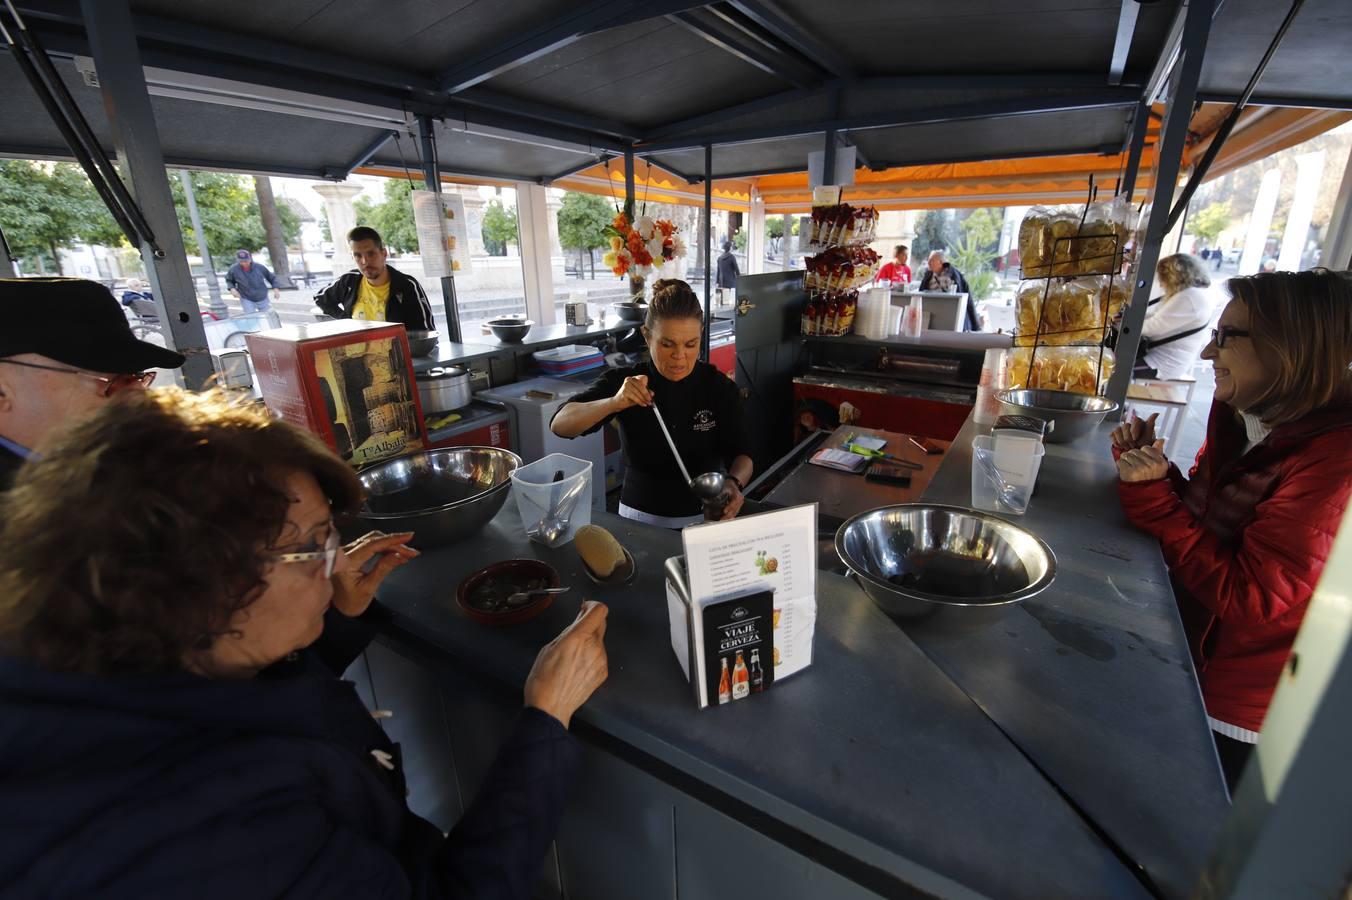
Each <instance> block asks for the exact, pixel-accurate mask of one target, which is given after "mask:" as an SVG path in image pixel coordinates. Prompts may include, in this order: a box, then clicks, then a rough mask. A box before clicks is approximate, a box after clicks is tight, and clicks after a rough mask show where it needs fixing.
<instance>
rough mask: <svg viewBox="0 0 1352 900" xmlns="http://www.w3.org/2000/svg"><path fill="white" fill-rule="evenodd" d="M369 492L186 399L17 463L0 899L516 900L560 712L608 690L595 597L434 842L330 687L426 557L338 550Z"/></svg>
mask: <svg viewBox="0 0 1352 900" xmlns="http://www.w3.org/2000/svg"><path fill="white" fill-rule="evenodd" d="M91 485H92V486H93V487H92V489H91ZM360 498H361V485H360V483H359V482H358V481H357V478H356V475H355V474H353V471H352V469H351V468H349V467H348V466H347V465H346V464H344V463H343V462H342V461H341V460H339V459H338V457H337V456H335V455H334V454H333V453H332V452H331V451H330V450H329V449H328V448H327V447H325V446H324V445H323V444H322V443H320V441H319V440H318V439H317V438H315V437H314V436H312V435H310V434H308V433H306V432H303V431H301V430H299V429H297V428H295V427H293V426H291V425H288V424H286V423H284V422H281V421H278V420H275V419H273V418H271V417H270V416H269V415H268V413H267V412H266V411H264V410H261V409H259V408H257V407H251V406H243V405H234V404H233V403H232V402H231V401H230V400H228V399H226V398H225V397H224V396H223V395H221V394H218V393H214V392H213V393H206V394H193V393H188V392H186V391H182V390H180V389H177V388H168V389H165V390H162V391H155V392H143V393H141V394H138V395H134V396H129V397H128V398H127V399H126V401H125V402H123V403H119V404H118V405H117V407H116V408H114V407H108V408H106V409H104V410H101V411H100V412H98V413H96V414H95V415H93V416H91V417H89V418H88V419H86V420H84V421H83V422H79V423H77V424H76V425H75V426H74V427H73V428H71V429H69V430H66V431H64V432H63V433H62V434H60V435H56V436H53V438H52V439H51V440H49V441H48V443H46V444H45V445H44V447H43V454H42V457H41V458H40V459H35V460H33V461H30V462H29V463H28V464H27V465H25V467H24V468H23V470H22V471H21V472H20V474H19V477H18V479H17V481H16V483H15V486H14V488H13V490H11V491H10V492H9V494H8V495H6V496H5V497H4V499H3V500H2V501H0V521H3V522H4V528H3V531H2V532H0V539H3V542H4V544H3V546H4V547H5V549H6V552H5V553H4V554H0V808H3V809H4V810H5V816H6V828H7V831H6V835H7V836H6V840H5V841H4V843H3V845H0V884H3V885H4V886H5V888H6V889H8V891H9V892H10V893H9V894H7V896H15V897H99V898H104V900H107V898H129V900H130V898H138V900H139V898H150V897H212V898H245V897H281V896H287V897H324V898H349V897H350V898H391V897H401V898H402V897H421V898H430V897H509V898H521V900H525V898H528V897H530V896H531V890H532V888H533V887H534V884H535V882H536V880H537V879H538V877H539V874H540V870H541V864H542V862H543V860H544V856H545V853H546V851H547V849H548V847H549V843H550V841H551V840H553V838H554V833H555V831H556V830H557V828H558V825H559V820H560V817H561V815H562V812H563V804H564V797H565V794H566V793H567V790H568V788H569V786H570V784H571V783H572V781H573V777H574V774H575V772H576V769H577V765H578V763H579V760H580V753H579V749H578V747H577V745H576V743H575V741H574V740H573V738H572V737H571V736H570V735H569V734H568V730H567V729H568V723H569V720H570V717H571V716H572V714H573V712H574V711H575V710H576V709H577V708H578V707H579V706H581V705H582V703H583V702H585V701H586V699H587V697H588V696H589V695H590V694H591V693H592V691H593V690H594V689H595V688H596V687H597V686H598V685H599V684H600V683H601V682H602V681H603V680H605V677H606V654H605V648H604V646H603V643H602V641H603V636H604V633H605V621H606V609H605V607H604V606H601V605H599V604H594V603H584V604H583V605H582V611H581V614H580V615H579V616H578V619H577V621H575V622H574V623H573V624H572V625H571V626H570V627H569V628H568V629H566V630H565V631H564V632H563V633H562V634H561V635H560V636H559V637H558V638H557V639H556V640H555V641H553V642H552V643H550V644H549V645H547V646H546V647H545V648H544V649H543V650H542V651H541V652H540V654H539V656H538V657H537V658H536V661H535V666H534V668H533V669H532V670H531V673H530V675H529V677H528V678H527V679H526V686H525V707H526V708H525V709H524V710H523V711H522V713H521V716H520V719H519V720H518V723H517V727H516V731H515V732H514V734H513V735H512V736H511V737H510V738H508V740H507V742H506V744H505V745H504V747H503V748H502V750H501V752H500V753H499V755H498V758H497V761H496V762H495V764H494V765H493V767H492V768H491V769H490V770H489V772H488V774H487V776H486V777H485V780H484V782H483V783H482V785H481V786H480V787H479V789H478V791H477V795H476V797H475V799H474V802H473V803H472V804H471V805H470V806H469V807H468V809H467V810H466V811H465V814H464V816H463V817H462V818H461V819H460V821H459V823H458V824H457V825H456V827H455V828H454V829H453V830H452V831H451V833H450V835H449V837H444V836H443V835H442V833H441V831H440V830H438V829H437V828H436V827H434V826H433V825H431V824H430V823H428V822H426V821H424V820H423V819H420V818H418V817H417V816H415V815H414V814H413V813H412V812H410V811H409V808H408V806H407V805H406V803H405V799H404V794H405V789H404V773H403V770H402V767H401V765H400V761H399V756H398V748H397V746H396V745H394V744H392V743H391V742H390V740H389V738H388V737H387V736H386V735H385V733H384V731H383V729H381V727H380V725H379V724H378V723H377V722H376V721H375V720H374V719H373V718H372V716H371V713H370V712H369V711H368V710H367V709H366V708H365V707H364V706H363V705H362V703H361V701H360V700H359V699H358V697H357V694H356V692H355V690H354V689H353V686H352V684H351V683H350V682H345V681H340V680H339V678H338V673H340V672H342V671H344V670H345V669H346V667H347V665H348V664H349V663H350V662H351V661H352V660H353V659H354V658H355V657H356V656H357V655H358V654H360V653H361V652H362V650H363V649H364V648H365V646H366V644H367V642H369V640H370V639H371V637H372V636H373V634H374V630H375V626H376V623H377V622H378V621H379V608H378V607H374V608H373V606H372V598H373V595H374V593H375V590H376V587H377V586H378V585H379V584H380V583H381V581H383V580H384V578H385V577H386V576H387V575H389V574H390V573H391V572H392V571H394V570H395V569H396V568H398V567H400V566H402V565H404V564H406V563H408V562H410V561H413V560H414V559H415V557H417V555H418V552H417V551H416V550H414V549H412V548H411V547H409V546H408V543H407V542H408V541H409V539H410V538H411V537H412V535H411V534H408V533H404V534H395V535H381V534H368V535H366V536H365V537H362V538H359V539H358V540H356V541H354V542H353V543H351V544H349V545H347V546H346V547H343V546H341V545H340V544H339V538H338V530H337V527H336V525H335V522H334V519H335V517H336V516H342V515H344V514H346V513H349V512H351V511H352V510H353V509H354V508H355V507H356V506H357V504H358V502H359V501H360ZM72 510H78V511H79V512H78V514H75V515H72ZM368 563H369V564H371V565H370V566H369V567H368V566H367V565H366V564H368Z"/></svg>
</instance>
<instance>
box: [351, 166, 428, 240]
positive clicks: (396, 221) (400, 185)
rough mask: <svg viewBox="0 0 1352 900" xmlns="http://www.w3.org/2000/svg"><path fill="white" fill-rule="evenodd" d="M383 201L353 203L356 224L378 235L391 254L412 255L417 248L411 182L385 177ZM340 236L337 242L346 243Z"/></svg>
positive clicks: (364, 200) (358, 200)
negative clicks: (366, 227)
mask: <svg viewBox="0 0 1352 900" xmlns="http://www.w3.org/2000/svg"><path fill="white" fill-rule="evenodd" d="M383 190H384V198H383V199H382V200H381V201H380V202H379V203H375V202H372V201H371V200H368V199H367V198H365V197H359V198H357V202H356V203H354V204H353V207H354V209H355V210H356V214H357V224H358V225H366V226H368V227H370V228H374V229H375V230H376V231H379V232H380V238H381V240H383V241H384V242H385V246H386V248H388V249H389V250H390V251H391V252H392V253H411V252H413V251H415V250H417V249H418V230H417V228H416V227H415V226H414V224H413V183H412V182H410V181H409V180H408V179H407V178H388V179H386V180H385V185H384V188H383ZM346 239H347V236H346V235H339V236H338V240H339V241H343V240H346Z"/></svg>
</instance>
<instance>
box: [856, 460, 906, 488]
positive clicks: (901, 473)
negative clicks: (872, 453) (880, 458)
mask: <svg viewBox="0 0 1352 900" xmlns="http://www.w3.org/2000/svg"><path fill="white" fill-rule="evenodd" d="M864 480H865V481H877V482H880V483H882V484H891V485H895V486H897V487H906V486H907V485H909V484H910V483H911V473H910V471H909V470H907V469H903V468H902V467H901V466H894V465H892V464H891V463H884V462H875V463H873V464H872V465H870V466H869V467H868V471H867V472H865V473H864Z"/></svg>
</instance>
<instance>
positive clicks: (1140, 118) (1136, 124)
mask: <svg viewBox="0 0 1352 900" xmlns="http://www.w3.org/2000/svg"><path fill="white" fill-rule="evenodd" d="M1149 130H1150V104H1149V103H1147V102H1146V101H1144V100H1142V101H1141V102H1140V104H1139V105H1137V107H1136V115H1135V116H1134V117H1133V118H1132V121H1131V137H1130V145H1129V147H1128V148H1127V168H1126V171H1125V172H1124V173H1123V175H1122V190H1121V193H1122V194H1125V195H1126V197H1127V202H1128V203H1130V202H1131V197H1132V195H1133V194H1134V193H1135V192H1136V178H1137V175H1138V174H1139V173H1140V171H1141V154H1142V153H1144V152H1145V134H1146V132H1147V131H1149Z"/></svg>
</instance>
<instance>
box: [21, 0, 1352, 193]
mask: <svg viewBox="0 0 1352 900" xmlns="http://www.w3.org/2000/svg"><path fill="white" fill-rule="evenodd" d="M110 2H128V4H129V7H130V9H131V12H132V26H133V28H134V29H135V32H136V38H137V41H138V44H139V47H140V49H141V52H142V57H143V61H144V64H145V66H146V76H147V83H148V86H149V89H150V92H151V94H152V100H153V105H154V113H155V118H156V122H157V124H158V128H159V131H160V137H161V143H162V145H163V149H164V155H165V157H166V158H167V159H168V161H169V162H170V164H171V165H174V166H181V167H198V168H206V169H220V170H227V171H244V172H255V173H268V174H279V175H298V176H308V177H315V178H329V179H335V180H340V179H342V178H344V177H346V175H347V174H349V173H350V172H351V171H353V170H355V169H357V168H359V167H362V166H368V165H369V166H374V167H376V168H377V169H382V170H387V171H392V172H397V171H403V170H404V168H405V167H406V166H407V167H408V168H409V169H411V170H413V171H417V170H418V168H419V163H420V160H419V155H420V154H419V148H418V146H417V142H416V141H415V140H411V139H410V136H411V132H412V119H413V117H416V116H421V115H425V116H429V117H431V118H432V119H433V120H434V121H435V130H436V136H437V143H438V159H439V165H440V168H441V171H442V172H443V174H445V175H448V176H458V177H461V178H471V179H485V180H489V181H492V182H494V183H506V182H512V181H522V180H525V181H534V182H539V183H545V184H554V183H558V184H563V183H565V182H566V180H567V179H568V177H569V176H573V175H575V174H576V173H580V172H583V171H584V170H588V169H591V168H592V167H594V166H595V165H597V164H598V163H600V162H601V161H602V160H603V159H605V158H607V157H614V156H616V155H619V154H622V153H623V152H625V150H627V149H632V150H633V151H634V152H636V154H637V155H638V157H639V158H640V159H645V158H646V159H649V160H651V161H652V162H653V163H654V164H655V165H660V166H661V167H662V168H663V169H664V170H666V172H667V173H668V174H670V175H671V176H672V177H673V179H674V180H671V181H670V182H669V184H668V187H667V194H668V196H670V197H673V198H677V199H682V198H681V194H682V192H684V191H686V190H688V188H689V186H690V185H691V184H694V183H696V182H698V181H699V180H701V179H702V178H703V177H704V164H703V162H704V160H703V150H704V147H705V146H706V145H708V146H712V147H713V148H714V152H713V174H714V177H715V178H717V179H719V182H720V183H721V182H722V181H724V180H731V181H736V182H741V183H745V182H746V181H747V179H750V178H753V177H755V176H758V175H774V174H776V173H785V172H798V171H801V170H802V169H803V168H804V166H805V160H806V157H807V154H808V153H810V152H813V151H816V150H820V149H821V148H822V147H823V146H824V143H825V136H826V134H827V132H828V131H830V132H834V133H835V134H836V135H837V138H838V139H839V140H840V141H841V142H842V143H848V144H851V145H853V146H854V147H855V148H856V151H857V153H858V155H859V159H860V165H861V167H862V168H864V169H871V170H888V169H896V168H903V169H908V168H912V167H925V166H930V165H934V164H939V163H951V164H964V165H965V164H968V163H976V162H983V161H989V160H1009V159H1027V158H1033V157H1046V158H1062V157H1079V156H1086V155H1093V156H1099V155H1105V154H1106V155H1107V156H1106V157H1105V159H1104V160H1103V161H1102V162H1101V163H1100V164H1106V165H1108V166H1109V167H1110V168H1111V162H1110V159H1111V158H1112V157H1119V158H1120V154H1121V153H1122V152H1123V151H1124V149H1125V147H1126V145H1127V140H1128V137H1129V132H1130V127H1131V120H1132V118H1133V111H1134V109H1135V107H1136V104H1137V102H1138V100H1139V98H1140V95H1141V92H1142V90H1143V88H1144V87H1145V85H1146V83H1147V82H1148V81H1149V79H1150V76H1151V73H1152V71H1154V70H1155V69H1156V63H1157V62H1158V61H1159V60H1160V58H1161V56H1162V55H1167V48H1168V46H1169V44H1170V39H1171V35H1172V34H1174V33H1175V32H1176V25H1177V21H1178V18H1177V17H1178V14H1179V12H1180V9H1181V6H1182V4H1181V3H1180V2H1179V0H1160V2H1155V3H1145V4H1140V5H1139V8H1138V9H1136V15H1134V16H1124V15H1121V13H1122V11H1123V6H1122V2H1121V0H1039V2H1038V3H1036V4H1012V3H1008V2H1006V0H946V2H938V0H921V2H915V3H908V4H900V5H899V4H896V3H895V2H892V0H853V2H851V3H848V4H822V3H815V2H811V0H724V2H717V3H699V2H689V0H652V2H649V3H642V4H641V3H637V2H634V0H611V2H607V3H601V2H581V3H579V2H577V0H497V2H495V3H492V4H472V3H471V4H456V5H451V6H447V5H443V4H432V3H425V2H415V0H379V2H378V0H349V2H345V3H318V2H310V3H293V4H276V3H264V2H261V0H241V2H235V3H230V4H220V3H213V2H209V0H110ZM15 6H16V7H17V8H18V10H19V11H20V12H21V14H22V15H23V16H24V17H25V19H26V20H27V22H28V25H29V28H30V30H31V32H32V33H33V34H34V35H35V36H37V37H38V38H39V39H40V40H41V42H42V43H43V44H44V46H45V47H46V48H47V50H48V52H49V53H50V54H51V55H52V57H53V58H54V59H55V61H56V65H57V67H58V69H59V71H60V72H61V73H62V76H63V78H64V79H65V80H66V82H67V84H68V85H69V86H70V88H71V92H72V93H73V94H74V96H75V97H76V99H77V102H78V103H79V105H80V107H81V108H82V109H83V110H84V111H85V114H86V116H87V118H88V119H89V121H90V123H91V125H92V126H93V128H94V131H95V133H96V135H97V136H98V138H99V139H100V140H101V141H104V142H105V143H106V144H107V148H106V149H108V150H109V151H112V149H113V148H112V140H111V134H110V131H109V129H108V127H107V121H106V115H105V113H104V111H103V108H102V98H101V97H100V96H99V90H98V87H97V78H98V74H97V72H96V71H95V70H94V67H93V65H92V63H90V62H89V60H88V56H89V55H90V48H89V40H88V36H87V33H86V29H85V22H84V16H83V13H82V6H81V4H80V3H78V2H73V0H15ZM1284 10H1285V5H1284V4H1276V5H1274V4H1270V3H1265V2H1263V0H1227V2H1226V3H1224V4H1222V5H1221V6H1220V10H1219V12H1218V13H1217V15H1216V18H1215V21H1214V23H1213V26H1212V29H1211V35H1210V41H1209V44H1208V47H1207V51H1206V55H1205V65H1204V69H1203V73H1202V95H1203V99H1206V100H1208V101H1212V102H1222V101H1225V100H1233V99H1234V98H1235V97H1236V96H1238V94H1239V93H1240V92H1241V90H1242V89H1243V87H1244V84H1245V82H1246V80H1247V78H1248V76H1249V74H1250V73H1252V71H1253V69H1254V67H1255V66H1256V65H1257V63H1258V61H1259V59H1260V58H1261V57H1262V55H1263V51H1264V49H1265V48H1266V45H1267V42H1268V41H1269V40H1270V39H1271V36H1272V35H1273V33H1274V32H1275V30H1276V28H1277V26H1278V23H1279V22H1280V21H1281V18H1282V15H1283V12H1284ZM1350 32H1352V4H1348V3H1346V2H1345V0H1307V2H1306V3H1305V4H1304V6H1303V7H1302V9H1301V11H1300V13H1299V15H1298V16H1297V18H1296V21H1295V23H1294V25H1293V26H1292V28H1291V30H1290V31H1289V32H1288V34H1287V36H1286V37H1285V39H1284V40H1283V41H1282V43H1281V46H1280V47H1279V48H1278V51H1277V53H1276V55H1275V57H1274V58H1273V60H1272V63H1271V65H1270V66H1269V68H1268V70H1267V73H1266V74H1265V76H1264V78H1263V80H1262V82H1261V83H1260V85H1259V88H1258V91H1257V94H1256V95H1255V98H1254V102H1255V103H1259V104H1269V105H1277V106H1303V107H1308V108H1314V109H1339V110H1348V109H1352V54H1348V53H1346V50H1345V48H1346V44H1347V35H1348V34H1349V33H1350ZM0 91H3V96H4V97H5V98H6V109H5V112H6V114H5V115H4V116H3V117H0V155H4V156H15V157H33V158H68V157H69V155H70V154H69V153H68V152H67V151H66V150H65V149H64V148H63V145H62V142H61V140H60V135H59V133H58V132H57V130H56V128H55V127H54V126H53V125H52V124H51V123H50V121H49V120H48V117H47V116H46V114H45V113H44V112H43V110H42V109H41V107H40V106H39V105H38V103H37V102H36V99H35V98H34V97H33V95H32V91H31V89H30V88H29V86H28V84H27V83H26V82H25V81H24V79H23V78H22V77H21V75H20V73H19V71H18V69H17V67H16V66H15V65H14V63H13V60H12V59H11V58H10V57H9V56H8V54H5V53H0ZM394 135H402V136H403V137H402V139H400V140H399V141H398V142H396V141H395V140H394V139H393V136H394ZM639 168H640V170H642V168H643V166H642V164H641V163H640V166H639ZM1003 174H1005V175H1008V174H1011V173H1003ZM1013 174H1023V175H1027V174H1029V173H1027V172H1020V173H1013ZM593 177H595V174H594V172H593V173H588V174H587V175H584V176H581V179H580V180H575V181H574V182H573V185H575V186H577V185H583V184H586V183H587V181H588V179H590V178H593ZM601 177H602V178H603V179H604V177H605V176H604V174H603V175H602V176H601ZM870 177H871V176H870ZM961 177H967V176H961ZM888 178H889V179H890V178H891V176H888ZM885 180H886V179H885ZM1064 180H1065V179H1064V178H1063V177H1061V176H1060V175H1058V177H1056V178H1051V179H1043V180H1042V181H1035V182H1030V185H1029V187H1030V188H1031V191H1026V192H1024V193H1026V194H1027V195H1028V196H1030V197H1036V196H1037V192H1038V191H1042V192H1043V196H1054V195H1056V194H1058V193H1060V189H1061V187H1062V183H1063V182H1064ZM682 185H684V187H682ZM655 187H657V185H655V184H653V185H650V190H651V189H652V188H655ZM969 188H970V186H969ZM969 188H964V190H969ZM1053 188H1055V189H1053ZM1001 190H1005V188H1002V189H1001ZM729 191H730V192H729V194H728V195H727V196H723V197H716V199H715V203H728V204H732V205H734V206H735V205H736V203H737V202H740V201H739V200H737V199H735V198H734V197H733V196H732V195H733V194H736V193H738V192H739V191H738V190H737V189H735V188H730V189H729ZM694 193H696V194H698V193H702V191H698V190H697V191H695V192H694ZM716 193H717V192H716ZM894 199H904V198H894ZM983 202H984V201H983Z"/></svg>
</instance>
